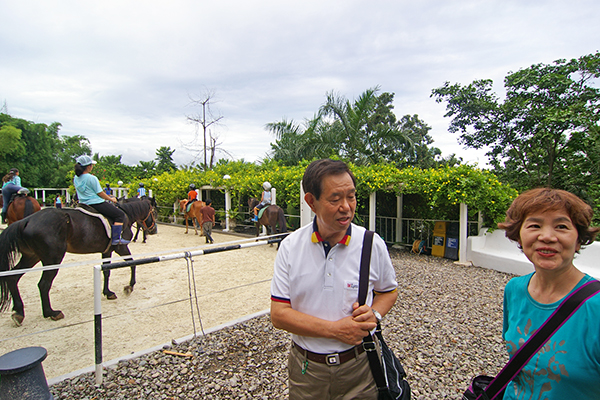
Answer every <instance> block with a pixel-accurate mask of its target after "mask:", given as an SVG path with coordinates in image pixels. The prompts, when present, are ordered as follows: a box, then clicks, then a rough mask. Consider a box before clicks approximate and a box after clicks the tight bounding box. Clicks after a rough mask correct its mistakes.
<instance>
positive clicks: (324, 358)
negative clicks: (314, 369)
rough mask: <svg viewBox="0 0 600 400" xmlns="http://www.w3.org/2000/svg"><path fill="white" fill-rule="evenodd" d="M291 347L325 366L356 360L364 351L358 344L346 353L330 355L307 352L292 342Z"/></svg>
mask: <svg viewBox="0 0 600 400" xmlns="http://www.w3.org/2000/svg"><path fill="white" fill-rule="evenodd" d="M292 347H294V348H295V349H296V350H298V352H300V354H302V355H303V356H305V357H306V358H307V359H309V360H310V361H314V362H318V363H321V364H327V365H340V364H343V363H345V362H346V361H350V360H352V359H353V358H356V356H357V355H358V354H361V353H363V352H364V351H365V349H364V347H363V346H362V344H359V345H357V346H355V347H353V348H351V349H348V350H346V351H342V352H341V353H331V354H321V353H313V352H312V351H308V350H306V349H303V348H302V347H300V346H299V345H298V344H296V342H292Z"/></svg>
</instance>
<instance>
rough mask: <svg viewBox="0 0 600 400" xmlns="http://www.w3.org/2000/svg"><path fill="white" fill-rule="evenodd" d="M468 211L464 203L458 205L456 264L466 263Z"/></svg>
mask: <svg viewBox="0 0 600 400" xmlns="http://www.w3.org/2000/svg"><path fill="white" fill-rule="evenodd" d="M468 211H469V210H468V208H467V205H466V204H465V203H460V222H459V233H460V236H459V239H458V262H459V263H461V264H462V263H466V262H467V235H468V219H469V212H468Z"/></svg>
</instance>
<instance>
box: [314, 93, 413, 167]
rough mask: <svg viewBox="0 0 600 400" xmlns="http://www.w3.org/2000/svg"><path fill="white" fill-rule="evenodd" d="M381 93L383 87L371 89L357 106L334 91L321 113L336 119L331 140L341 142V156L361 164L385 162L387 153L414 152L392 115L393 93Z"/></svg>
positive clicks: (360, 97)
mask: <svg viewBox="0 0 600 400" xmlns="http://www.w3.org/2000/svg"><path fill="white" fill-rule="evenodd" d="M378 91H379V87H374V88H371V89H367V90H366V91H365V92H363V93H362V94H361V95H360V96H359V97H358V99H356V100H355V101H354V103H351V102H350V101H349V100H347V99H346V98H344V97H343V96H340V95H338V94H335V93H334V92H330V93H327V95H326V101H325V104H323V105H322V106H321V109H320V110H319V113H320V115H321V117H322V118H327V117H330V118H332V119H333V121H331V122H330V125H329V126H330V130H331V132H329V139H328V140H335V141H336V142H337V148H338V151H339V155H340V157H341V158H343V159H346V160H348V161H351V162H353V163H355V164H358V165H364V164H369V163H377V162H380V161H382V160H385V159H387V157H386V153H388V154H389V153H390V152H391V153H393V152H395V151H406V150H407V149H408V150H409V151H414V146H413V143H412V140H411V138H410V137H409V135H407V134H406V133H405V132H404V131H403V130H401V129H400V126H399V124H398V121H397V120H396V117H395V115H394V114H393V112H392V109H393V105H392V104H391V103H392V100H393V94H390V93H383V94H381V95H380V96H377V92H378Z"/></svg>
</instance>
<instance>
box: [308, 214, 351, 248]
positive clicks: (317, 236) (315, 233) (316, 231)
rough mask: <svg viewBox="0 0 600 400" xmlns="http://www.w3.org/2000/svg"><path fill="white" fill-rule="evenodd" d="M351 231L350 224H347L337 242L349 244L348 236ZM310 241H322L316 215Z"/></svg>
mask: <svg viewBox="0 0 600 400" xmlns="http://www.w3.org/2000/svg"><path fill="white" fill-rule="evenodd" d="M351 233H352V225H349V226H348V230H346V234H345V235H344V237H343V238H342V240H340V241H339V242H338V243H340V244H343V245H344V246H348V245H349V244H350V238H351V236H352V235H351ZM310 241H311V242H313V243H319V242H324V240H323V238H322V237H321V235H320V234H319V227H318V226H317V217H315V219H314V220H313V233H312V236H311V237H310Z"/></svg>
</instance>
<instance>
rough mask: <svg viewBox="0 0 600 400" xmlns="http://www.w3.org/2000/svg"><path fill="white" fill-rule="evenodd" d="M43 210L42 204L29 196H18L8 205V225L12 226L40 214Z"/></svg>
mask: <svg viewBox="0 0 600 400" xmlns="http://www.w3.org/2000/svg"><path fill="white" fill-rule="evenodd" d="M41 209H42V207H41V206H40V203H38V201H37V200H36V199H35V198H33V197H30V196H28V195H17V196H15V197H14V198H13V201H12V202H11V203H10V204H9V205H8V210H7V211H6V224H7V225H10V224H12V223H13V222H17V221H19V220H21V219H23V218H25V217H27V216H28V215H31V214H33V213H35V212H38V211H40V210H41Z"/></svg>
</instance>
